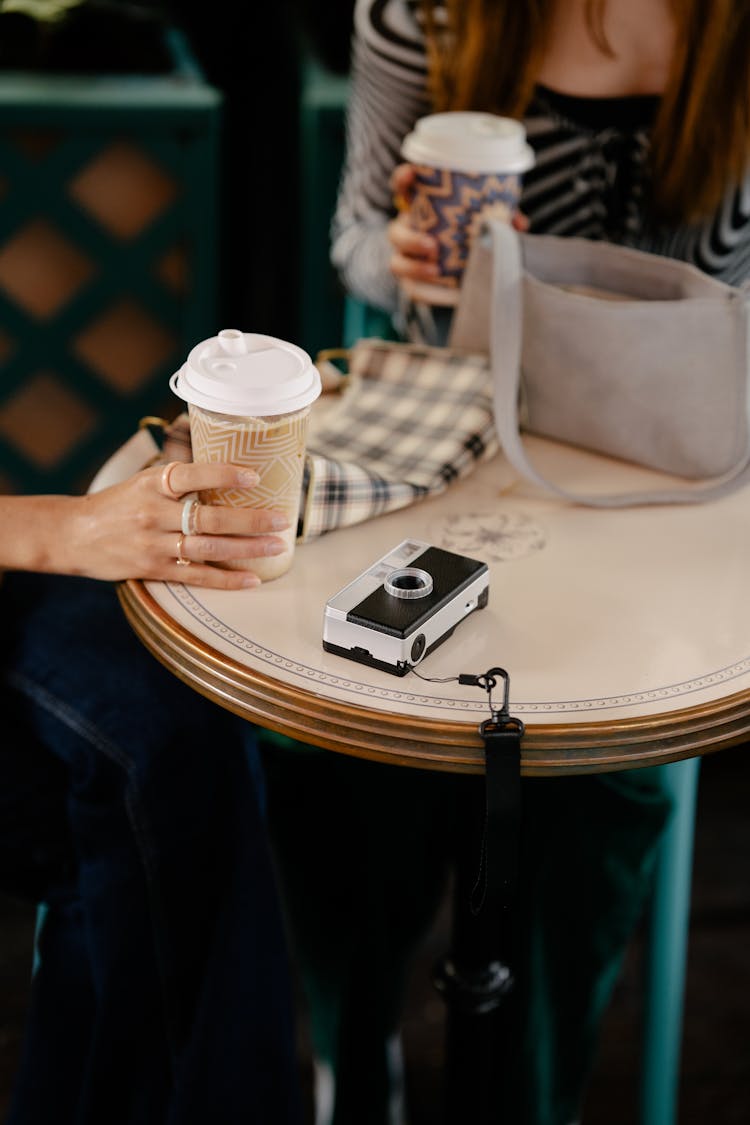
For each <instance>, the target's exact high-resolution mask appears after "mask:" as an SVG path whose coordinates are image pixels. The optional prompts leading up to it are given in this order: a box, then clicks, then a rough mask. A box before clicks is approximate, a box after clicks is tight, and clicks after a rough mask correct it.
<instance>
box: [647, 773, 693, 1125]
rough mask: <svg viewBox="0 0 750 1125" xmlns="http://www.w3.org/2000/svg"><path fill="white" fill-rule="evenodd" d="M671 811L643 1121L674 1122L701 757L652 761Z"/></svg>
mask: <svg viewBox="0 0 750 1125" xmlns="http://www.w3.org/2000/svg"><path fill="white" fill-rule="evenodd" d="M655 769H657V770H658V771H659V773H660V775H661V779H662V783H663V786H664V789H665V791H666V792H667V793H669V795H670V796H671V797H672V799H673V802H674V814H673V816H672V820H671V822H670V823H669V825H668V826H667V829H666V831H665V833H664V837H663V839H662V841H661V845H660V849H659V856H658V859H657V864H656V872H655V875H654V887H653V892H652V897H651V907H650V912H649V919H648V933H647V939H646V955H645V978H646V979H645V1001H644V1027H643V1054H642V1062H641V1125H674V1123H676V1121H677V1101H678V1093H679V1082H680V1054H681V1047H682V1017H683V1007H684V994H685V974H686V967H687V946H688V933H689V929H690V888H691V883H692V870H693V836H694V826H695V809H696V801H697V796H698V777H699V774H700V758H688V759H686V760H685V761H683V762H673V763H671V764H670V765H667V766H656V767H655Z"/></svg>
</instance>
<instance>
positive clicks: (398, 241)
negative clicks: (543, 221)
mask: <svg viewBox="0 0 750 1125" xmlns="http://www.w3.org/2000/svg"><path fill="white" fill-rule="evenodd" d="M416 174H417V169H416V167H415V166H414V165H413V164H398V165H397V166H396V168H395V169H394V171H393V174H392V176H391V185H390V186H391V190H392V191H393V198H394V199H395V201H396V206H397V207H398V215H397V216H396V218H395V219H393V220H392V221H391V222H390V223H389V224H388V238H389V240H390V243H391V246H392V247H393V254H392V255H391V262H390V266H391V273H393V274H394V275H395V276H396V277H397V278H398V279H399V280H400V281H409V280H413V281H429V282H431V283H432V284H434V285H445V286H446V287H450V288H453V287H455V285H456V281H455V278H452V277H442V276H441V275H440V267H439V266H438V262H437V258H438V241H437V239H436V238H435V237H434V235H431V234H425V233H424V232H423V231H418V230H415V229H414V227H413V226H412V225H411V220H410V218H409V207H410V206H411V198H412V195H413V193H414V179H415V177H416ZM511 221H512V223H513V226H514V227H515V228H516V230H521V231H524V230H528V227H529V221H528V219H527V218H526V216H525V215H524V214H523V213H522V212H521V211H516V212H515V214H514V215H513V218H512V220H511Z"/></svg>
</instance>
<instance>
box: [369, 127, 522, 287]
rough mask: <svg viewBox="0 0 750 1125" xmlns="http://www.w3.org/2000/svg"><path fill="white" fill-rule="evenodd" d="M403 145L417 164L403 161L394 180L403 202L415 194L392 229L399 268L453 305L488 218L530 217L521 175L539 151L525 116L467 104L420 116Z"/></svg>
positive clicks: (408, 280)
mask: <svg viewBox="0 0 750 1125" xmlns="http://www.w3.org/2000/svg"><path fill="white" fill-rule="evenodd" d="M402 153H403V155H404V157H405V158H406V160H407V161H409V163H410V164H411V165H412V167H411V169H409V170H408V171H407V170H406V168H405V167H404V166H403V165H400V166H399V168H398V169H397V170H396V172H395V173H394V177H393V180H392V185H393V188H394V192H395V194H396V198H397V200H400V201H401V205H402V207H403V204H404V203H406V202H407V201H408V210H407V209H402V210H401V211H400V214H399V216H398V218H396V219H395V220H394V221H393V223H392V224H391V226H390V229H389V236H390V239H391V242H392V244H393V246H394V250H395V253H394V257H393V260H392V269H393V272H394V273H395V274H396V276H397V277H399V278H401V279H402V284H403V286H404V289H405V290H406V292H407V293H408V294H409V295H410V296H411V297H413V298H414V299H416V300H424V301H427V302H428V303H431V304H438V305H441V304H442V305H454V304H455V303H456V301H457V298H458V287H459V286H460V283H461V278H462V276H463V271H464V268H465V266H466V261H467V258H468V254H469V250H470V248H471V244H472V242H473V240H474V238H475V237H476V235H477V233H478V231H479V230H480V228H481V225H482V222H483V220H484V219H485V218H488V217H490V216H493V217H498V216H499V217H502V218H504V219H506V220H507V221H509V222H514V221H515V222H516V224H517V225H523V224H522V222H521V221H520V220H518V219H516V216H517V213H518V202H519V199H520V195H521V175H522V173H523V172H525V171H527V170H528V169H529V168H530V167H532V165H533V163H534V154H533V151H532V149H531V148H530V146H529V145H528V144H527V143H526V133H525V129H524V127H523V125H522V124H521V122H519V121H515V120H513V119H511V118H507V117H500V116H498V115H496V114H490V113H472V112H463V111H460V112H450V113H436V114H432V115H430V116H428V117H423V118H421V119H420V120H419V121H417V122H416V124H415V126H414V130H413V131H412V132H411V133H409V135H408V136H407V137H406V138H405V140H404V143H403V146H402ZM410 232H413V234H414V235H416V236H417V237H416V238H415V237H412V236H411V233H410ZM428 239H431V240H432V242H429V241H428Z"/></svg>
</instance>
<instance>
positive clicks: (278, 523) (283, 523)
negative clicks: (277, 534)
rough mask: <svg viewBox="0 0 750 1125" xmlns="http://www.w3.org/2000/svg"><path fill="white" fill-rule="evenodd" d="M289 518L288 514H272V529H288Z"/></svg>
mask: <svg viewBox="0 0 750 1125" xmlns="http://www.w3.org/2000/svg"><path fill="white" fill-rule="evenodd" d="M288 527H289V520H288V519H287V517H286V516H271V531H286V529H287V528H288Z"/></svg>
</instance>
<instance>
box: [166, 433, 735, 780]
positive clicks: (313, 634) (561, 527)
mask: <svg viewBox="0 0 750 1125" xmlns="http://www.w3.org/2000/svg"><path fill="white" fill-rule="evenodd" d="M527 441H528V448H529V451H530V453H531V454H532V456H533V458H534V459H535V461H536V462H537V464H538V465H539V467H540V468H541V469H542V471H544V472H545V473H546V474H547V475H548V476H551V477H552V478H553V479H556V480H558V481H560V483H564V484H565V485H566V486H567V487H574V488H575V487H578V488H581V489H588V490H591V489H592V488H594V487H599V486H600V485H601V488H602V490H603V491H614V490H632V489H636V488H640V487H648V486H649V485H654V484H656V483H660V484H663V483H664V478H663V477H657V475H656V474H652V473H649V472H647V471H646V470H641V469H638V468H635V467H634V466H629V465H624V464H622V463H620V462H614V461H611V460H609V459H605V458H601V457H596V456H594V455H591V454H588V453H583V452H581V451H579V450H573V449H571V448H570V447H565V446H561V445H557V444H555V443H552V442H547V441H542V440H541V439H533V438H531V439H527ZM406 537H416V538H420V539H425V540H427V541H429V542H430V543H432V544H434V545H436V546H439V547H444V548H446V549H449V550H454V551H458V552H459V553H462V554H466V555H471V556H473V557H476V558H479V559H483V560H485V561H486V562H487V563H488V564H489V567H490V600H489V605H488V606H487V608H486V609H483V610H480V611H477V612H476V613H474V614H472V615H471V616H470V617H469V618H467V619H466V620H465V621H463V622H462V623H461V624H460V625H459V626H458V628H457V629H456V632H455V633H454V634H453V636H452V637H450V638H449V639H448V640H447V641H446V642H445V643H444V644H443V645H442V646H441V647H440V648H439V649H437V650H436V651H435V652H434V653H432V654H431V655H430V656H428V657H427V658H426V659H425V660H424V661H423V662H422V664H420V665H419V671H420V672H421V673H422V674H423V675H425V676H434V677H445V676H456V675H458V673H459V672H475V673H481V672H484V671H486V670H487V669H488V668H490V667H492V666H495V665H500V666H502V667H504V668H506V669H507V670H508V672H509V674H510V677H511V712H512V713H513V714H515V715H518V716H519V717H520V718H522V719H523V720H524V721H525V723H526V724H527V727H528V728H529V734H530V735H531V734H532V732H536V734H537V735H538V736H539V738H540V745H541V744H544V741H545V739H544V735H545V730H546V731H547V734H548V738H547V743H549V744H550V745H551V744H552V741H551V740H554V738H555V737H557V735H558V734H559V732H560V731H561V729H562V728H563V727H564V730H565V737H564V739H563V741H564V743H565V744H566V745H567V746H569V747H571V746H573V745H575V742H576V730H579V731H580V734H581V737H582V740H583V741H585V739H584V738H583V735H584V733H585V732H586V731H590V730H591V729H592V728H591V724H594V725H595V726H596V727H598V728H600V729H601V730H606V731H607V732H608V735H607V739H606V741H608V743H609V744H610V746H611V745H612V744H613V743H615V742H617V741H618V737H619V736H618V733H617V732H618V730H619V729H620V728H622V731H623V742H631V743H632V742H633V740H634V737H635V735H634V729H633V728H635V727H641V728H643V727H648V728H649V730H650V735H649V737H652V736H653V734H654V731H655V730H656V729H657V728H658V727H659V724H660V723H662V724H664V722H666V728H669V729H671V728H672V727H674V724H675V723H676V724H677V725H678V726H679V725H680V724H681V723H682V718H683V716H684V714H685V713H686V712H688V713H689V716H690V717H691V726H693V727H694V726H695V725H696V721H697V725H698V726H700V723H701V716H703V718H704V719H705V724H704V725H710V724H711V723H713V722H714V719H713V716H714V714H715V713H716V711H717V709H718V710H721V711H722V712H724V711H726V709H727V708H729V710H730V711H731V712H732V714H733V716H735V717H736V712H737V708H740V710H742V711H743V713H744V710H745V709H747V707H746V705H747V703H748V700H750V598H748V597H747V573H748V566H747V560H748V559H749V558H750V489H744V490H740V491H738V492H736V493H735V494H733V495H731V496H728V497H725V498H723V499H721V500H718V501H713V502H711V503H708V504H698V505H685V506H670V507H663V506H659V507H641V508H633V509H624V510H598V509H587V508H583V507H577V506H574V505H571V504H568V503H566V502H564V501H561V500H558V499H556V498H554V497H551V496H549V495H545V494H542V493H541V492H540V491H539V490H538V489H536V488H535V487H534V486H532V485H529V484H526V483H523V482H520V481H518V479H517V478H516V476H515V474H514V472H513V471H512V470H511V469H510V467H509V466H508V465H507V463H506V462H505V461H504V459H503V458H502V457H501V456H498V457H496V458H495V459H494V460H493V461H491V462H489V463H487V464H485V465H482V466H480V467H479V468H477V470H476V471H475V472H474V473H473V474H472V475H471V476H469V477H468V478H467V479H465V480H464V481H461V482H459V483H457V484H455V485H452V486H451V487H450V488H449V489H448V490H447V492H446V493H444V494H443V495H442V496H440V497H437V498H433V499H430V500H426V501H423V502H421V503H419V504H416V505H413V506H411V507H409V508H408V509H404V510H402V511H401V512H397V513H393V514H391V515H389V516H383V517H380V518H378V519H375V520H372V521H370V522H368V523H366V524H361V525H359V526H356V527H352V528H347V529H344V530H339V531H336V532H332V533H329V534H328V535H326V536H323V537H322V538H321V539H319V540H317V541H315V542H313V543H310V544H305V545H301V546H299V547H298V549H297V552H296V556H295V560H294V564H293V567H292V569H291V570H290V571H289V572H288V573H287V574H286V575H284V576H283V577H282V578H280V579H277V580H276V581H274V582H271V583H268V584H265V585H263V586H262V587H260V588H259V589H257V590H248V591H242V592H224V591H215V590H203V589H193V588H191V587H190V586H189V585H179V584H168V585H164V584H161V583H148V584H146V589H147V592H148V594H150V595H151V598H152V599H153V601H154V602H155V603H156V604H157V605H158V606H159V607H161V609H162V610H163V611H165V613H166V615H168V617H169V618H170V619H171V620H172V621H174V622H175V623H177V625H178V626H180V627H181V628H182V630H184V631H185V632H186V633H187V634H189V635H190V636H191V637H193V638H195V639H196V641H197V642H198V643H199V645H200V646H202V647H205V648H207V649H210V650H211V651H212V652H215V653H217V654H219V655H220V656H222V657H226V658H229V661H230V662H231V663H236V664H237V665H240V666H242V667H243V668H247V669H248V670H249V671H250V673H251V674H252V675H256V674H257V675H259V676H261V677H270V678H272V679H274V680H279V681H283V683H284V684H285V686H286V688H288V689H290V690H291V691H293V692H299V693H304V694H310V695H312V696H314V697H317V699H319V700H322V701H324V702H325V703H326V704H331V705H333V706H334V707H335V706H337V705H338V704H342V705H345V706H348V705H351V706H354V707H355V708H359V707H362V708H366V709H367V711H368V712H382V713H383V715H384V717H385V716H392V715H394V714H395V715H398V716H399V718H400V719H401V720H403V719H406V720H409V719H412V720H414V721H416V722H417V723H419V721H420V720H422V719H425V720H428V721H429V722H437V723H440V724H443V723H445V722H446V721H447V722H449V723H453V722H454V721H455V722H459V723H461V724H464V723H467V724H471V728H472V730H475V729H476V724H477V723H478V722H480V721H481V720H482V719H484V718H486V717H487V716H488V709H487V699H486V695H485V693H484V692H482V691H480V690H479V689H477V688H472V687H464V686H459V685H458V684H457V683H447V684H438V683H426V682H424V681H423V680H421V679H417V678H416V677H415V676H414V675H413V674H409V675H407V676H406V677H404V678H398V677H395V676H391V675H389V674H388V673H385V672H382V671H378V670H376V669H370V668H367V667H364V666H361V665H359V664H356V663H353V662H351V661H349V660H346V659H344V658H342V657H339V656H336V655H333V654H329V653H326V652H324V650H323V648H322V644H321V633H322V619H323V607H324V604H325V601H326V599H327V598H328V597H330V595H332V594H333V593H335V592H336V591H337V590H338V589H339V588H340V587H341V586H343V585H344V584H345V583H347V582H348V581H350V580H351V579H352V578H354V577H355V576H356V575H357V574H359V573H360V572H361V571H362V570H364V569H365V568H366V567H367V566H368V565H369V564H371V563H372V562H374V561H375V559H377V558H378V557H379V556H381V555H383V554H385V553H386V552H387V551H388V549H389V548H391V547H392V546H395V545H396V544H397V543H398V542H399V541H400V540H401V539H404V538H406ZM579 724H581V725H580V726H579ZM269 725H273V724H269ZM666 728H665V729H666ZM280 729H289V728H288V725H285V724H283V723H282V724H280ZM730 733H731V734H732V740H733V741H735V742H737V741H740V737H739V736H737V737H734V735H738V731H737V728H736V727H733V728H732V732H730ZM719 742H721V739H719ZM708 748H711V747H709V746H708V745H702V746H700V747H699V749H698V750H697V751H696V750H691V749H690V747H688V748H687V752H703V751H704V750H705V749H708ZM653 749H654V752H655V753H656V752H657V749H658V748H657V747H656V744H654V747H653ZM663 749H665V751H668V750H669V747H664V748H663ZM669 756H670V755H669V753H666V752H665V759H664V760H668V759H669ZM671 756H684V752H683V753H682V754H680V755H671ZM653 760H657V759H653ZM571 765H574V762H571Z"/></svg>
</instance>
